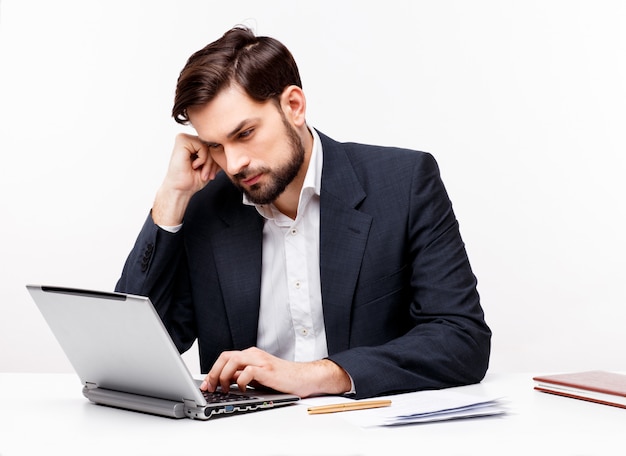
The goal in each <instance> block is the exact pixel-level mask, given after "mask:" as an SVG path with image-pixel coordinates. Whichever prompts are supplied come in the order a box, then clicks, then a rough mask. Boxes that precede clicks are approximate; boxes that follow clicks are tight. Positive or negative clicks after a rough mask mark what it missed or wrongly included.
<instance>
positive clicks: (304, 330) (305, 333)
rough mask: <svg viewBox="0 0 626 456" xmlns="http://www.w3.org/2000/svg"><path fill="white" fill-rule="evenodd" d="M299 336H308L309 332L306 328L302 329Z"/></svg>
mask: <svg viewBox="0 0 626 456" xmlns="http://www.w3.org/2000/svg"><path fill="white" fill-rule="evenodd" d="M300 334H302V335H303V336H308V335H309V330H308V329H306V328H302V329H301V330H300Z"/></svg>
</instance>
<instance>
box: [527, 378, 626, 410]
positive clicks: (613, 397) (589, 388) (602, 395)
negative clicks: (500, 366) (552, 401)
mask: <svg viewBox="0 0 626 456" xmlns="http://www.w3.org/2000/svg"><path fill="white" fill-rule="evenodd" d="M533 380H534V381H535V382H537V383H536V385H535V389H536V390H537V391H542V392H544V393H551V394H558V395H560V396H566V397H573V398H575V399H582V400H585V401H591V402H597V403H599V404H605V405H612V406H614V407H622V408H626V375H622V374H616V373H613V372H606V371H586V372H573V373H567V374H554V375H541V376H537V377H533Z"/></svg>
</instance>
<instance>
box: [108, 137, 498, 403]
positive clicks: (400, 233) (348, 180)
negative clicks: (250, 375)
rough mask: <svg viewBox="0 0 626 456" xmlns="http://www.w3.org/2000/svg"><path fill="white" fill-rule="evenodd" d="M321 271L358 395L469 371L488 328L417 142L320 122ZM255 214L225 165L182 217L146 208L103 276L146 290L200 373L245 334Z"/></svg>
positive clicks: (256, 273) (329, 332) (447, 380)
mask: <svg viewBox="0 0 626 456" xmlns="http://www.w3.org/2000/svg"><path fill="white" fill-rule="evenodd" d="M320 138H321V141H322V146H323V154H324V159H323V173H322V188H321V195H320V246H319V249H320V259H319V260H320V273H321V287H322V305H323V312H324V322H325V325H326V337H327V343H328V352H329V358H330V359H331V360H333V361H334V362H336V363H337V364H339V365H340V366H342V367H343V368H344V369H345V370H346V371H347V372H348V373H349V374H350V375H351V376H352V379H353V380H354V384H355V388H356V392H357V397H359V398H361V397H370V396H375V395H380V394H385V393H392V392H400V391H411V390H420V389H432V388H442V387H447V386H454V385H462V384H469V383H475V382H478V381H480V380H481V379H482V378H483V376H484V374H485V372H486V370H487V367H488V362H489V353H490V338H491V332H490V329H489V327H488V326H487V324H486V323H485V320H484V315H483V310H482V308H481V305H480V300H479V295H478V292H477V290H476V278H475V276H474V274H473V272H472V270H471V268H470V264H469V261H468V258H467V254H466V251H465V247H464V244H463V241H462V239H461V236H460V234H459V228H458V223H457V220H456V218H455V215H454V213H453V210H452V205H451V202H450V200H449V198H448V195H447V192H446V190H445V188H444V185H443V183H442V181H441V179H440V175H439V169H438V166H437V164H436V162H435V160H434V158H433V157H432V156H431V155H430V154H428V153H424V152H417V151H411V150H404V149H397V148H385V147H377V146H368V145H362V144H353V143H338V142H336V141H334V140H332V139H330V138H328V137H326V136H324V135H323V134H320ZM262 230H263V218H262V217H261V216H260V215H259V214H258V212H257V211H256V209H255V208H254V207H250V206H246V205H244V204H243V203H242V195H241V193H240V191H239V190H237V189H236V188H235V186H234V185H232V183H231V182H230V181H229V179H228V178H227V176H225V175H224V173H220V174H219V175H218V177H217V179H216V180H215V181H213V182H211V183H209V184H208V185H207V186H206V187H205V188H204V189H203V190H201V191H200V192H198V193H197V194H196V195H195V196H194V197H193V199H192V201H191V203H190V205H189V207H188V209H187V212H186V214H185V220H184V224H183V228H182V229H181V231H179V232H178V233H176V234H171V233H168V232H166V231H164V230H162V229H160V228H158V227H157V226H155V225H154V223H153V222H152V219H151V217H148V219H147V220H146V223H145V225H144V227H143V229H142V231H141V233H140V234H139V237H138V239H137V241H136V244H135V246H134V248H133V250H132V252H131V253H130V255H129V257H128V259H127V261H126V264H125V266H124V270H123V273H122V277H121V278H120V280H119V282H118V284H117V287H116V289H117V290H118V291H124V292H127V293H134V294H140V295H146V296H149V297H150V298H151V299H152V301H153V303H154V305H155V307H156V309H157V311H158V313H159V315H160V316H161V318H162V319H163V321H164V323H165V325H166V327H167V328H168V331H169V332H170V334H171V336H172V338H173V340H174V342H175V343H176V345H177V347H178V349H179V350H180V351H181V352H183V351H185V350H187V349H188V348H189V347H190V346H191V345H192V344H193V342H194V341H195V340H196V339H198V347H199V352H200V363H201V370H202V372H207V371H208V370H209V369H210V368H211V366H212V364H213V362H214V361H215V359H216V358H217V356H218V355H219V354H220V353H221V352H222V351H224V350H232V349H239V350H240V349H245V348H248V347H251V346H254V345H255V344H256V336H257V323H258V315H259V303H260V286H261V255H262Z"/></svg>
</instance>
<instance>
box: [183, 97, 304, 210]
mask: <svg viewBox="0 0 626 456" xmlns="http://www.w3.org/2000/svg"><path fill="white" fill-rule="evenodd" d="M188 112H189V119H190V121H191V124H192V125H193V127H194V128H195V130H196V132H197V133H198V136H199V138H200V139H201V140H202V141H203V142H204V143H205V144H206V145H207V146H208V147H209V151H210V154H211V158H212V159H213V160H214V161H215V162H217V164H218V165H219V166H220V167H221V168H222V169H223V170H224V171H225V172H226V174H227V175H228V177H229V178H230V179H231V181H232V182H233V183H234V184H235V185H236V186H237V187H238V188H240V189H241V190H242V191H243V192H244V193H245V194H246V195H247V196H248V198H249V199H250V201H252V202H253V203H256V204H268V203H271V202H273V201H275V200H276V199H277V198H278V197H279V196H280V195H281V194H282V193H283V191H284V190H285V188H286V187H287V186H288V185H289V184H290V183H291V182H292V181H293V180H294V178H295V177H296V176H297V175H298V172H299V171H300V170H301V168H302V164H303V163H304V158H305V150H304V146H303V144H302V140H301V139H300V137H299V135H298V133H297V131H296V130H295V128H294V127H293V126H292V125H291V124H290V123H289V122H288V120H287V118H286V117H285V115H284V114H283V112H282V111H281V110H280V109H279V108H278V106H277V104H275V103H274V102H271V101H270V102H266V103H259V102H256V101H254V100H253V99H252V98H250V97H249V96H248V95H247V94H246V93H245V92H244V91H243V89H241V88H240V87H239V86H236V85H233V86H231V87H228V88H226V89H224V90H222V91H221V92H220V93H219V94H218V95H217V97H215V99H213V100H212V101H211V102H210V103H208V104H207V105H205V106H202V107H196V108H192V109H190V110H189V111H188Z"/></svg>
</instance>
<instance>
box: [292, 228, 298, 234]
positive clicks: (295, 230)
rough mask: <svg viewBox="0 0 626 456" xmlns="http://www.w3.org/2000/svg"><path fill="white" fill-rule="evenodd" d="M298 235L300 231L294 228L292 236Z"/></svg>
mask: <svg viewBox="0 0 626 456" xmlns="http://www.w3.org/2000/svg"><path fill="white" fill-rule="evenodd" d="M296 234H298V230H297V229H296V228H292V229H291V235H292V236H295V235H296Z"/></svg>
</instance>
